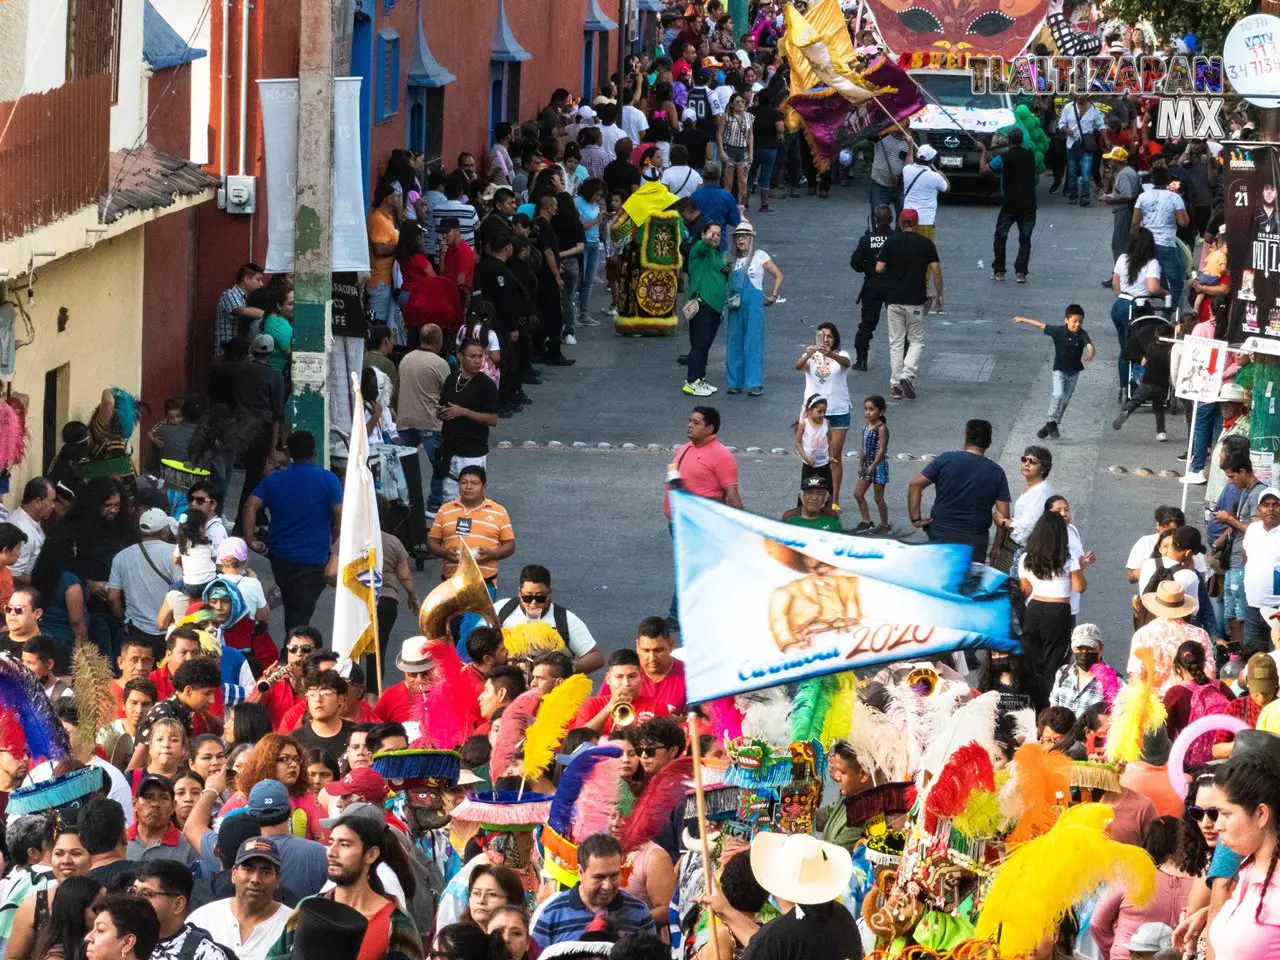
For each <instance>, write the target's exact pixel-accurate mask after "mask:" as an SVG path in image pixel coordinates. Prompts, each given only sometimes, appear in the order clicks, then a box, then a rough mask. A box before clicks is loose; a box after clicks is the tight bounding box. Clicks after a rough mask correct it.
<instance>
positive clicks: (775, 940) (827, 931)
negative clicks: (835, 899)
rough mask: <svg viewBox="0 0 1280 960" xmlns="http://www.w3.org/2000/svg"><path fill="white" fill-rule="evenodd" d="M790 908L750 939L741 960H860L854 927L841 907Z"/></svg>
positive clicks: (860, 940) (846, 912)
mask: <svg viewBox="0 0 1280 960" xmlns="http://www.w3.org/2000/svg"><path fill="white" fill-rule="evenodd" d="M802 909H803V911H804V917H803V918H798V917H796V910H795V908H792V909H791V910H788V911H787V912H786V913H784V914H783V915H782V916H780V917H778V918H777V919H775V920H771V921H769V922H768V923H766V924H765V925H764V926H763V927H761V928H760V930H759V931H758V932H757V933H756V935H755V936H754V937H752V938H751V942H750V943H748V944H747V949H746V950H744V951H743V953H742V960H862V937H861V935H860V934H859V933H858V924H857V922H856V921H855V920H854V919H853V914H851V913H850V912H849V910H848V908H847V907H846V906H845V905H844V904H842V903H822V904H813V905H812V906H805V907H803V908H802Z"/></svg>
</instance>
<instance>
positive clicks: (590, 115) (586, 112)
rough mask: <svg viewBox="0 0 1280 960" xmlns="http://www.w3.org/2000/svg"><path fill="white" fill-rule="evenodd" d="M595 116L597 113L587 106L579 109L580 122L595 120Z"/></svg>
mask: <svg viewBox="0 0 1280 960" xmlns="http://www.w3.org/2000/svg"><path fill="white" fill-rule="evenodd" d="M595 116H596V112H595V111H594V110H592V109H591V108H590V107H588V106H586V105H583V106H581V107H579V108H578V119H580V120H594V119H595Z"/></svg>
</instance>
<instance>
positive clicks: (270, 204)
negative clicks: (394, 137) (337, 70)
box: [258, 77, 369, 273]
mask: <svg viewBox="0 0 1280 960" xmlns="http://www.w3.org/2000/svg"><path fill="white" fill-rule="evenodd" d="M258 97H259V99H260V100H261V103H262V141H263V147H264V149H265V150H266V154H267V157H266V166H267V260H266V263H265V264H264V266H265V267H266V269H267V272H268V273H289V272H291V271H292V270H293V245H294V244H293V229H294V204H295V202H296V199H297V188H296V180H297V174H298V81H297V80H259V81H258ZM331 202H332V209H333V232H332V236H331V237H330V248H329V254H330V264H331V267H330V269H332V270H333V271H334V272H335V273H337V272H341V271H344V270H346V271H356V272H360V273H367V272H368V270H369V236H368V234H367V233H366V232H365V223H364V222H365V209H364V173H363V168H362V166H361V161H360V78H359V77H336V78H334V81H333V196H332V198H331Z"/></svg>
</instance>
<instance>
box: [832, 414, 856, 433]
mask: <svg viewBox="0 0 1280 960" xmlns="http://www.w3.org/2000/svg"><path fill="white" fill-rule="evenodd" d="M852 416H853V414H852V413H828V414H827V426H828V427H830V428H831V429H832V430H848V429H849V424H850V423H852V422H853V421H852V420H851V419H850V418H851V417H852Z"/></svg>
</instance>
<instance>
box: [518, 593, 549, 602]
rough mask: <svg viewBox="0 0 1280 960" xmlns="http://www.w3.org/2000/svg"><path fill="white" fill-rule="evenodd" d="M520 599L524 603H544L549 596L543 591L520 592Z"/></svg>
mask: <svg viewBox="0 0 1280 960" xmlns="http://www.w3.org/2000/svg"><path fill="white" fill-rule="evenodd" d="M520 599H521V600H523V601H524V602H525V603H546V602H547V601H548V600H549V599H550V597H549V596H548V595H547V594H545V593H522V594H520Z"/></svg>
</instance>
